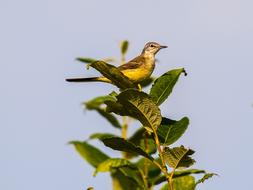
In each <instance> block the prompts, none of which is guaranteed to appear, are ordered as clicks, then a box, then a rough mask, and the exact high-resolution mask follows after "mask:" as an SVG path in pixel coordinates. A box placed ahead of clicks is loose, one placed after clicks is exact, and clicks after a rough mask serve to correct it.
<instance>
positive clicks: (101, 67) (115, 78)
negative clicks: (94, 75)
mask: <svg viewBox="0 0 253 190" xmlns="http://www.w3.org/2000/svg"><path fill="white" fill-rule="evenodd" d="M90 66H91V67H93V68H95V69H96V70H97V71H99V72H100V73H101V74H102V75H103V76H104V77H106V78H108V79H110V80H111V81H112V83H113V84H115V85H116V86H117V87H118V88H120V89H122V90H123V89H127V88H133V87H134V84H133V83H132V82H131V81H130V80H129V78H128V77H126V76H125V75H124V74H123V73H122V72H121V71H120V70H119V69H118V68H117V67H115V66H113V65H110V64H108V63H106V62H104V61H96V62H93V63H91V65H90Z"/></svg>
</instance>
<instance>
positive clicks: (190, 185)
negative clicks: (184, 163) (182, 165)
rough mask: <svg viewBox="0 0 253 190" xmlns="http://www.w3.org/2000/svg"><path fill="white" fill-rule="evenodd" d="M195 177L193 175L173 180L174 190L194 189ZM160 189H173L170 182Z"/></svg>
mask: <svg viewBox="0 0 253 190" xmlns="http://www.w3.org/2000/svg"><path fill="white" fill-rule="evenodd" d="M194 189H195V179H194V177H193V176H184V177H179V178H177V179H174V180H173V190H194ZM160 190H171V189H170V187H169V186H168V184H165V185H164V186H163V187H162V188H161V189H160Z"/></svg>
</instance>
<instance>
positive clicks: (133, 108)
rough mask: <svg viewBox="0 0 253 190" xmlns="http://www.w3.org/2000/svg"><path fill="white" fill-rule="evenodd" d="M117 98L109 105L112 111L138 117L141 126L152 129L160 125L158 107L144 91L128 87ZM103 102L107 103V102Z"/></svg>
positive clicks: (160, 119) (160, 117) (160, 118)
mask: <svg viewBox="0 0 253 190" xmlns="http://www.w3.org/2000/svg"><path fill="white" fill-rule="evenodd" d="M117 100H118V101H117V102H116V103H114V105H113V106H112V105H109V107H110V109H111V111H113V112H114V113H117V114H120V115H127V116H132V117H134V118H136V119H138V120H139V121H140V122H141V123H142V125H143V126H145V127H148V128H150V129H152V130H153V131H154V130H156V129H157V127H158V126H159V125H160V123H161V121H162V116H161V113H160V109H159V108H158V107H157V106H156V105H155V104H154V102H153V101H152V100H151V99H150V97H149V96H148V95H147V94H146V93H144V92H139V91H138V90H134V89H128V90H125V91H123V92H121V93H120V94H119V95H118V96H117ZM105 103H106V104H107V102H105ZM107 105H108V104H107Z"/></svg>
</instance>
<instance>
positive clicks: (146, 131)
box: [71, 41, 215, 190]
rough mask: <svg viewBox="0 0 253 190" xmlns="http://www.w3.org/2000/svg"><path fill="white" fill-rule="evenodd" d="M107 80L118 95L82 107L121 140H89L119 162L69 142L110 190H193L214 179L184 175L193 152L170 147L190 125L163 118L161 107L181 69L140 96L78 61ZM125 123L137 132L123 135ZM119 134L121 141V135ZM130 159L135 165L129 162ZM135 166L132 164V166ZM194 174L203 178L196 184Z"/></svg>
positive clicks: (122, 80) (115, 76) (105, 136)
mask: <svg viewBox="0 0 253 190" xmlns="http://www.w3.org/2000/svg"><path fill="white" fill-rule="evenodd" d="M128 46H129V43H128V42H127V41H124V42H122V44H121V54H122V61H124V60H125V54H126V52H127V49H128ZM78 60H79V61H82V62H86V63H89V65H90V66H91V67H93V68H94V69H96V70H97V71H99V72H100V73H101V74H102V75H103V76H105V77H106V78H108V79H110V80H111V81H112V83H113V84H114V85H115V86H117V87H118V88H119V89H120V92H119V93H116V92H112V93H110V94H109V95H104V96H99V97H95V98H93V99H92V100H90V101H87V102H85V103H84V106H85V107H86V109H87V110H94V111H96V112H97V113H98V114H100V116H102V117H103V118H105V119H106V120H107V121H108V122H109V123H110V124H111V125H112V126H113V127H115V128H117V129H118V130H120V131H121V132H122V136H118V135H115V134H109V133H95V134H92V135H90V138H89V140H91V139H97V140H99V141H100V142H101V143H103V144H104V145H105V146H106V147H109V148H111V149H113V150H116V151H120V152H123V154H122V157H120V158H113V157H111V156H109V155H107V154H105V153H104V152H103V151H102V150H99V149H98V148H96V147H94V146H93V145H91V144H90V143H89V142H88V141H72V142H71V144H73V145H74V147H75V148H76V150H77V152H78V153H79V154H80V155H81V156H82V157H83V158H84V159H85V160H86V161H87V162H88V163H89V164H90V165H92V166H93V167H94V168H95V171H94V176H95V175H97V173H99V172H110V174H111V177H112V180H113V189H114V190H130V189H131V190H139V189H146V190H148V189H152V188H153V187H154V186H155V185H158V184H160V183H163V182H167V183H166V184H165V185H164V186H163V187H162V188H161V189H170V190H172V189H174V190H179V189H180V190H191V189H192V190H193V189H195V188H196V186H197V185H198V184H199V183H202V182H204V181H205V180H206V179H208V178H210V177H212V176H213V175H215V174H212V173H206V172H205V171H204V170H198V169H188V168H189V167H191V166H192V165H193V164H194V163H195V160H194V159H193V158H192V155H193V154H194V151H193V150H192V149H190V148H185V147H184V146H176V147H171V146H172V145H173V144H174V143H175V142H176V141H177V140H178V139H180V137H182V135H183V134H184V132H185V131H186V129H187V128H188V125H189V119H188V118H187V117H182V118H181V119H179V120H174V119H171V118H167V117H166V116H162V114H161V110H160V107H159V106H160V105H161V104H163V103H164V102H165V101H166V100H167V99H168V97H169V96H170V94H171V93H172V91H173V89H174V86H175V84H176V83H177V81H178V79H179V77H180V75H181V74H186V72H185V70H184V68H178V69H173V70H170V71H168V72H166V73H164V74H163V75H162V76H160V77H158V78H157V79H156V80H155V81H154V82H153V80H150V81H149V83H148V84H150V83H152V87H151V89H150V91H149V93H146V92H143V91H139V90H137V89H136V86H135V85H134V84H133V83H132V82H131V81H130V80H129V79H128V78H127V77H126V76H125V75H124V74H123V73H121V71H119V70H118V69H117V67H115V66H113V65H111V64H108V63H106V62H105V61H101V60H95V59H91V58H78ZM120 117H122V118H123V121H125V120H126V118H131V120H137V121H139V123H140V127H139V128H138V129H137V130H136V131H135V132H134V133H133V134H132V135H131V136H129V137H127V136H126V135H125V133H126V130H127V127H129V123H126V122H120V121H119V118H120ZM123 134H124V135H123ZM133 158H134V160H135V161H133ZM136 160H137V161H136ZM193 174H203V175H204V176H203V178H201V179H199V180H197V181H196V180H195V177H194V176H193Z"/></svg>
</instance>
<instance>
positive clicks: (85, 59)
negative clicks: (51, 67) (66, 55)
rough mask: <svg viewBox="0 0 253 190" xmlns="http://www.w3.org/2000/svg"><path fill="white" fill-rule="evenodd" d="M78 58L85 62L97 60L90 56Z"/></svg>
mask: <svg viewBox="0 0 253 190" xmlns="http://www.w3.org/2000/svg"><path fill="white" fill-rule="evenodd" d="M76 60H78V61H81V62H83V63H93V62H95V61H97V60H96V59H93V58H89V57H78V58H76Z"/></svg>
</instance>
